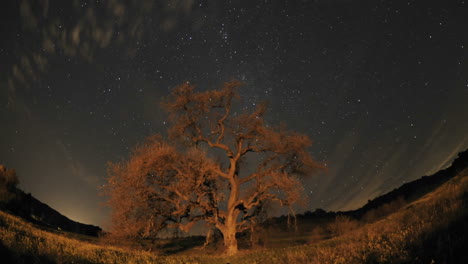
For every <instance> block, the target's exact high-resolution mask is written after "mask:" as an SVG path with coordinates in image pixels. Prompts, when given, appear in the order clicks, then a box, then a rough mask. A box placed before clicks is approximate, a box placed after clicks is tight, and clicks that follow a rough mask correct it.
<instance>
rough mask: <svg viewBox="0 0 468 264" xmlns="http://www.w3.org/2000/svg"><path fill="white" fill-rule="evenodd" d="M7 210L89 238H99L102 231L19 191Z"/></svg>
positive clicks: (6, 207)
mask: <svg viewBox="0 0 468 264" xmlns="http://www.w3.org/2000/svg"><path fill="white" fill-rule="evenodd" d="M5 209H7V210H8V211H10V212H11V213H13V214H14V215H17V216H20V217H22V218H24V219H26V220H28V221H31V222H34V223H36V224H39V225H42V226H46V227H50V228H53V229H59V230H63V231H68V232H73V233H77V234H83V235H87V236H98V235H99V233H100V232H101V231H102V230H101V228H100V227H98V226H94V225H87V224H82V223H79V222H75V221H73V220H71V219H69V218H68V217H66V216H64V215H62V214H60V213H59V212H57V211H56V210H55V209H53V208H51V207H50V206H49V205H47V204H45V203H42V202H41V201H39V200H38V199H36V198H35V197H34V196H32V195H31V194H26V193H24V192H23V191H22V190H19V189H17V190H16V195H15V198H13V199H12V200H10V201H9V202H8V203H7V204H6V205H5Z"/></svg>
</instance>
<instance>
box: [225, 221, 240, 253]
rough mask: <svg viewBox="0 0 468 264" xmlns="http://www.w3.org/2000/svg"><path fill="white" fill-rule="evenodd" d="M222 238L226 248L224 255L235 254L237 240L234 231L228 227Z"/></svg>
mask: <svg viewBox="0 0 468 264" xmlns="http://www.w3.org/2000/svg"><path fill="white" fill-rule="evenodd" d="M223 236H224V246H225V247H226V254H227V255H229V256H232V255H235V254H237V251H238V249H237V239H236V229H235V228H231V227H228V228H227V229H226V232H225V233H224V234H223Z"/></svg>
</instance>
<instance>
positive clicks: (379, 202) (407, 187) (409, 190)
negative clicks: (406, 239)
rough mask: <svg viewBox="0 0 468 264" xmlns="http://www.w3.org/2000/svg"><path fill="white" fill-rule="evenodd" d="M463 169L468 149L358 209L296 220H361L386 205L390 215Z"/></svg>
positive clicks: (282, 218) (306, 215) (278, 220)
mask: <svg viewBox="0 0 468 264" xmlns="http://www.w3.org/2000/svg"><path fill="white" fill-rule="evenodd" d="M465 168H468V149H467V150H465V151H463V152H460V153H459V154H458V157H457V158H456V159H455V160H454V161H453V162H452V164H451V165H450V166H449V167H448V168H446V169H442V170H440V171H438V172H437V173H435V174H433V175H431V176H423V177H421V178H419V179H417V180H414V181H412V182H408V183H405V184H403V185H402V186H400V187H399V188H396V189H394V190H392V191H390V192H388V193H386V194H383V195H381V196H379V197H377V198H374V199H373V200H369V201H368V202H367V204H365V205H364V206H363V207H361V208H359V209H356V210H351V211H345V212H333V211H325V210H323V209H320V208H319V209H316V210H315V211H313V212H312V211H307V212H305V213H304V214H299V215H297V219H298V220H301V222H304V221H311V220H312V221H326V220H330V219H334V218H335V217H336V216H337V215H347V216H351V217H353V218H361V217H363V216H364V215H365V214H366V213H368V212H370V211H372V210H377V209H379V208H382V207H384V206H388V205H391V206H389V207H392V208H389V209H388V210H387V212H386V213H390V211H395V210H398V209H399V207H401V206H403V205H404V204H406V203H410V202H412V201H415V200H417V199H419V198H421V197H422V196H424V195H425V194H427V193H429V192H431V191H433V190H435V189H436V188H437V187H439V186H441V185H442V184H443V183H445V182H447V181H448V180H450V179H451V178H453V177H455V176H456V175H457V174H458V173H459V172H460V171H462V170H463V169H465ZM383 211H385V210H383ZM381 213H382V216H384V215H385V214H386V213H385V212H381ZM286 221H287V217H286V216H280V217H274V218H272V219H269V220H268V221H267V222H266V223H265V224H267V225H271V224H273V223H274V224H275V225H277V226H282V225H283V226H284V225H285V224H284V223H285V222H286Z"/></svg>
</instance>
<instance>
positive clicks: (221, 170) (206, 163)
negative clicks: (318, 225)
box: [105, 81, 321, 254]
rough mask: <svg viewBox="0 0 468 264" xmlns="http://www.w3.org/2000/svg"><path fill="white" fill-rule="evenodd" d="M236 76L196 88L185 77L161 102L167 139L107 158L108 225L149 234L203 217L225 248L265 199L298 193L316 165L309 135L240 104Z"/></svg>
mask: <svg viewBox="0 0 468 264" xmlns="http://www.w3.org/2000/svg"><path fill="white" fill-rule="evenodd" d="M239 86H241V83H240V82H238V81H232V82H227V83H224V85H223V86H222V87H221V88H220V89H217V90H207V91H195V87H194V86H193V85H191V84H189V83H184V84H182V85H180V86H177V87H176V88H174V89H173V90H172V93H171V94H170V96H168V97H167V98H166V99H165V100H164V102H163V104H162V105H163V107H164V109H165V110H166V111H167V113H168V115H169V120H170V127H169V129H168V135H169V137H168V139H164V138H163V137H162V136H159V135H153V136H151V137H149V138H148V139H147V140H146V141H145V142H144V143H142V144H140V145H138V146H137V147H135V149H134V150H133V152H132V154H131V156H130V159H129V160H127V161H122V162H120V163H114V164H110V166H109V178H108V183H107V185H106V187H105V192H106V194H107V195H108V196H109V205H110V207H111V208H112V221H113V229H112V232H115V233H117V234H120V235H122V236H123V237H138V238H154V237H156V236H157V234H158V232H160V231H161V230H164V229H166V228H178V229H181V230H183V231H188V230H190V228H191V227H193V225H194V224H196V223H197V222H199V221H204V222H205V223H206V224H208V225H209V226H210V227H213V228H217V229H219V230H220V231H221V233H222V234H223V239H224V245H225V247H226V252H227V254H235V253H236V252H237V250H238V249H237V239H236V234H238V233H239V232H242V231H243V230H246V229H248V228H250V227H251V226H252V225H254V224H256V222H257V221H258V219H257V218H258V215H259V213H260V211H261V210H262V208H263V206H264V205H265V203H267V202H277V203H278V204H279V205H281V206H287V207H289V208H291V205H292V204H294V203H296V202H298V201H299V200H300V198H301V192H302V185H301V181H300V179H299V177H301V176H307V175H310V174H311V173H312V172H313V171H314V169H317V168H321V165H320V164H318V163H317V162H315V161H314V160H313V158H312V157H311V155H310V153H309V152H308V148H309V147H310V146H311V140H310V139H309V138H308V137H307V136H306V135H303V134H300V133H297V132H294V131H290V130H288V129H287V128H286V126H285V125H271V124H267V122H266V121H265V118H264V116H265V113H266V110H267V107H266V105H265V104H259V105H258V106H257V107H256V108H255V109H253V110H251V111H248V109H247V108H243V107H242V106H240V105H241V104H240V103H241V100H240V99H241V98H240V96H239V94H238V91H237V89H238V88H239Z"/></svg>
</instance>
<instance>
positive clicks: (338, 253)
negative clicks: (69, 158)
mask: <svg viewBox="0 0 468 264" xmlns="http://www.w3.org/2000/svg"><path fill="white" fill-rule="evenodd" d="M467 208H468V171H467V170H465V171H464V172H463V173H461V174H460V175H459V176H457V177H455V178H453V179H452V180H450V181H448V182H447V183H445V184H444V185H442V186H441V187H440V188H438V189H437V190H436V191H434V192H432V193H430V194H428V195H426V196H424V197H423V198H421V199H420V200H418V201H416V202H413V203H411V204H408V205H406V206H405V207H404V208H402V209H401V210H399V211H397V212H395V213H393V214H391V215H389V216H388V217H386V218H383V219H381V220H378V221H375V222H373V223H370V224H366V225H363V223H356V222H354V220H350V219H347V218H342V219H341V218H340V219H337V221H335V222H334V223H332V225H331V226H332V228H333V230H335V232H336V233H337V234H339V235H340V236H337V237H335V238H333V239H328V240H325V241H322V242H318V243H315V244H307V245H302V246H294V247H285V248H280V249H277V248H276V249H261V250H252V251H243V252H241V253H240V254H239V255H237V256H234V257H223V256H221V257H216V256H208V255H207V254H203V251H200V254H198V255H197V254H196V255H191V256H187V255H174V256H155V255H153V254H150V253H148V252H144V251H133V250H126V249H122V248H118V247H112V246H106V245H100V244H98V243H92V241H91V242H89V241H82V240H77V239H74V238H69V237H66V236H63V235H60V234H54V233H51V232H47V231H44V230H40V229H38V228H36V227H34V226H32V225H31V224H30V223H28V222H25V221H23V220H21V219H19V218H17V217H14V216H11V215H9V214H7V213H4V212H0V241H1V244H2V248H0V251H1V250H3V251H5V252H8V254H9V259H8V260H7V262H8V261H9V262H12V263H232V264H234V263H239V264H240V263H245V264H247V263H249V264H251V263H324V264H326V263H334V264H337V263H431V261H435V263H468V262H467V261H468V260H467V259H466V258H467V257H466V256H464V255H466V254H464V249H463V246H464V245H465V244H466V243H467V242H468V209H467ZM347 230H350V231H347ZM463 258H464V259H463ZM458 261H465V262H458ZM2 263H3V262H2Z"/></svg>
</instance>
